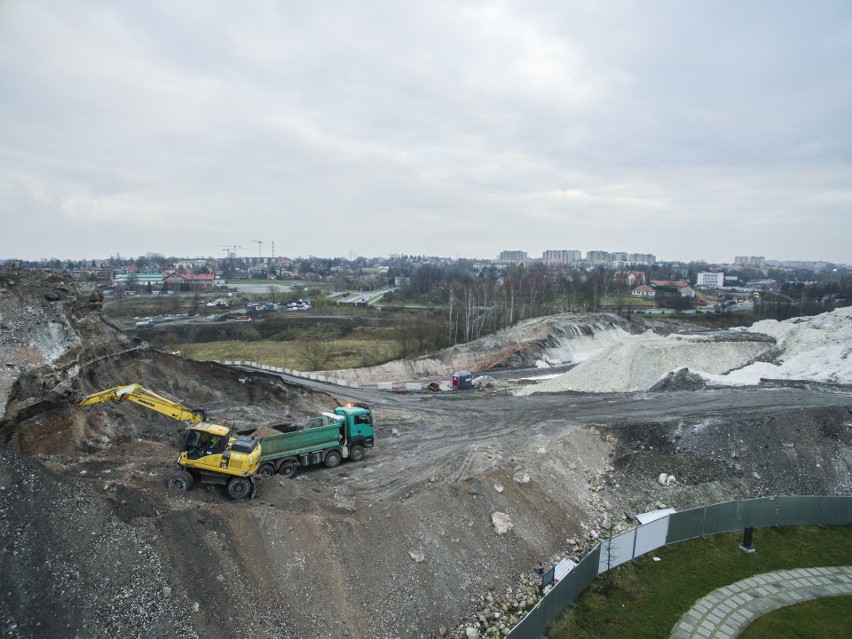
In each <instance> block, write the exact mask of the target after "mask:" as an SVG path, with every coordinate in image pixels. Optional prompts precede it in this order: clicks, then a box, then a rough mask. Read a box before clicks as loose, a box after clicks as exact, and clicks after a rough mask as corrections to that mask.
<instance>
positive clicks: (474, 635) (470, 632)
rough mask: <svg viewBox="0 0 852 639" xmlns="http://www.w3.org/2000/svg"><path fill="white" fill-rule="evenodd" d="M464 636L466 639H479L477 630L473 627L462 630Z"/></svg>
mask: <svg viewBox="0 0 852 639" xmlns="http://www.w3.org/2000/svg"><path fill="white" fill-rule="evenodd" d="M464 636H465V637H467V639H479V630H478V629H477V628H474V627H473V626H468V627H467V628H465V629H464Z"/></svg>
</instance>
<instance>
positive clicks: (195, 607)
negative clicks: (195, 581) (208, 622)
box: [192, 601, 201, 613]
mask: <svg viewBox="0 0 852 639" xmlns="http://www.w3.org/2000/svg"><path fill="white" fill-rule="evenodd" d="M200 610H201V604H200V603H198V602H197V601H193V602H192V612H194V613H198V612H199V611H200Z"/></svg>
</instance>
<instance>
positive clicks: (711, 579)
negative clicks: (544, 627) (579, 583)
mask: <svg viewBox="0 0 852 639" xmlns="http://www.w3.org/2000/svg"><path fill="white" fill-rule="evenodd" d="M741 541H742V534H741V533H738V534H724V535H715V536H713V537H707V538H702V539H696V540H693V541H688V542H683V543H680V544H674V545H672V546H669V547H664V548H659V549H658V550H656V551H654V552H651V553H648V554H647V555H644V556H643V557H640V558H639V559H637V560H635V561H634V562H631V563H628V564H625V565H623V566H620V567H619V568H617V569H615V570H613V571H611V573H612V574H611V585H610V594H609V596H606V595H605V586H606V578H607V576H606V574H604V575H601V576H600V577H598V578H597V579H596V580H595V581H594V582H592V584H591V585H590V586H589V588H588V589H587V590H586V592H584V593H583V594H582V595H581V596H580V597H579V598H578V599H577V601H575V602H574V604H573V605H571V606H570V607H569V608H568V609H567V610H566V611H565V612H564V613H563V614H562V616H561V617H560V618H559V619H558V620H557V621H556V622H555V623H554V624H553V626H551V627H550V628H549V629H548V631H547V637H548V638H549V639H593V638H594V639H608V638H613V639H616V638H619V639H621V638H624V639H627V638H640V637H641V638H645V639H652V638H653V639H658V638H665V637H668V636H669V634H670V633H671V630H672V627H673V626H674V624H675V623H676V622H677V620H678V619H679V618H680V616H681V615H682V614H683V613H684V612H686V611H687V610H688V609H689V608H690V607H691V606H692V605H693V604H694V603H695V602H696V601H697V600H698V599H700V598H701V597H703V596H704V595H706V594H708V593H710V592H711V591H712V590H715V589H716V588H720V587H721V586H724V585H727V584H731V583H733V582H735V581H740V580H741V579H745V578H747V577H750V576H752V575H756V574H760V573H764V572H772V571H773V570H785V569H791V568H807V567H811V566H841V565H852V528H850V527H832V528H818V527H809V526H807V527H806V526H803V527H779V528H764V529H758V530H755V533H754V546H755V548H756V549H757V552H755V553H753V554H746V553H744V552H743V551H742V550H740V548H739V544H740V543H741ZM653 557H659V558H660V560H661V561H659V562H655V561H654V560H653ZM844 599H845V598H844ZM847 604H848V602H847ZM828 605H833V604H828ZM839 607H840V608H841V609H842V610H843V611H844V612H845V617H844V624H845V625H844V627H845V628H850V627H852V606H849V605H846V606H845V608H844V607H843V606H839ZM799 609H801V610H799ZM809 611H810V607H804V606H795V607H794V608H791V609H789V610H785V611H784V614H785V615H792V618H791V619H787V620H786V623H787V624H789V625H794V626H795V627H797V628H798V629H799V634H793V635H790V636H796V637H800V636H806V635H804V634H801V633H802V632H804V630H803V629H806V628H808V627H809V624H810V623H811V622H810V621H809V616H811V615H812V613H810V612H809ZM779 612H780V611H779ZM774 614H776V613H772V614H770V615H769V616H768V617H771V616H773V615H774ZM770 636H775V635H771V634H762V635H761V634H757V635H753V637H752V639H755V638H756V637H770ZM820 636H827V637H834V636H843V635H842V634H841V635H836V634H831V633H829V634H826V635H820ZM847 636H848V635H847Z"/></svg>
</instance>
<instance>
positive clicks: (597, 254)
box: [586, 251, 612, 264]
mask: <svg viewBox="0 0 852 639" xmlns="http://www.w3.org/2000/svg"><path fill="white" fill-rule="evenodd" d="M586 261H587V262H590V263H591V264H608V263H609V262H611V261H612V258H611V257H610V254H609V251H589V252H588V253H586Z"/></svg>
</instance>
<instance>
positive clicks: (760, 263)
mask: <svg viewBox="0 0 852 639" xmlns="http://www.w3.org/2000/svg"><path fill="white" fill-rule="evenodd" d="M734 264H736V265H737V266H752V267H754V268H763V267H764V266H766V258H765V257H763V256H762V255H737V256H736V257H735V258H734Z"/></svg>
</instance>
